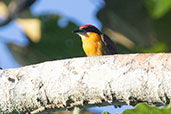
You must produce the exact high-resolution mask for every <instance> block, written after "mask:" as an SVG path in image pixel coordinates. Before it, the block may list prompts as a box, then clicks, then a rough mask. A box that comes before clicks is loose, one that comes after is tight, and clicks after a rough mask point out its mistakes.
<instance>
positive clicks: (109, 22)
mask: <svg viewBox="0 0 171 114" xmlns="http://www.w3.org/2000/svg"><path fill="white" fill-rule="evenodd" d="M151 1H153V3H151V2H150V0H146V1H144V0H138V1H137V0H131V1H130V0H129V1H125V0H110V1H109V0H105V2H106V5H105V7H104V8H102V9H101V10H100V11H99V12H98V14H97V16H98V18H99V19H100V21H101V22H102V25H103V31H104V32H105V33H108V32H107V31H106V30H107V29H110V30H111V31H113V32H117V33H119V34H122V35H123V36H124V37H125V38H127V39H129V40H131V42H132V44H133V45H131V47H130V48H129V50H127V49H125V48H124V47H127V48H128V46H127V45H128V43H127V42H126V41H123V40H122V39H121V38H120V37H117V36H118V35H117V36H116V35H113V34H110V33H108V35H109V36H110V37H111V38H114V39H115V40H116V42H122V45H119V46H117V47H118V50H119V52H120V53H129V52H151V53H152V52H169V51H171V45H170V43H171V32H170V30H171V21H170V20H171V13H170V10H169V8H166V7H170V5H169V4H171V3H170V1H171V0H164V1H163V0H151ZM161 1H163V2H162V3H160V2H161ZM150 4H151V5H150ZM159 4H160V5H159ZM154 6H155V7H154ZM159 8H160V11H158V10H159ZM152 9H153V13H152V14H151V16H152V17H153V15H156V16H157V17H158V19H153V18H151V16H150V15H149V12H152V11H151V10H152ZM156 9H158V10H156ZM166 9H167V10H166ZM157 17H156V18H157ZM159 17H160V18H159ZM160 44H162V47H161V45H160ZM158 46H159V49H158V48H157V47H158ZM155 47H156V48H155Z"/></svg>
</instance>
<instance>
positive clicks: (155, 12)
mask: <svg viewBox="0 0 171 114" xmlns="http://www.w3.org/2000/svg"><path fill="white" fill-rule="evenodd" d="M145 2H146V5H147V8H148V10H149V13H150V15H151V16H152V17H153V18H160V17H162V16H164V15H165V14H166V13H167V12H169V11H170V10H171V0H146V1H145Z"/></svg>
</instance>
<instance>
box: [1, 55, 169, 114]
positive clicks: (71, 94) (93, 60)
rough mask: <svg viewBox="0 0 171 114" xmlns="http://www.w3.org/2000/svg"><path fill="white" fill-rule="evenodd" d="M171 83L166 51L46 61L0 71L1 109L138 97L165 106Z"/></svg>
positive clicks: (56, 107) (125, 101)
mask: <svg viewBox="0 0 171 114" xmlns="http://www.w3.org/2000/svg"><path fill="white" fill-rule="evenodd" d="M170 82H171V54H170V53H159V54H125V55H112V56H97V57H83V58H73V59H66V60H58V61H50V62H44V63H41V64H36V65H30V66H25V67H21V68H17V69H7V70H0V99H1V100H0V111H2V112H3V113H12V112H19V113H22V112H31V111H33V110H35V109H38V110H37V112H39V111H43V110H45V109H48V108H54V109H53V110H54V111H56V110H58V111H59V110H61V109H62V110H64V109H66V108H72V107H74V106H79V107H84V108H85V107H90V106H92V105H97V104H98V106H103V105H108V104H114V105H123V104H130V105H135V104H137V103H139V102H142V101H143V102H147V103H149V104H155V105H165V104H168V103H169V102H170V99H171V88H170V87H171V83H170ZM41 109H42V110H41ZM46 111H47V110H46ZM50 111H52V109H51V110H50ZM33 113H35V111H34V112H33Z"/></svg>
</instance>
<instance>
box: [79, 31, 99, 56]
mask: <svg viewBox="0 0 171 114" xmlns="http://www.w3.org/2000/svg"><path fill="white" fill-rule="evenodd" d="M81 39H82V43H83V45H82V47H83V50H84V52H85V54H86V55H87V56H99V55H102V52H101V47H102V42H101V38H100V36H99V35H98V34H97V33H93V32H89V33H88V34H87V35H85V36H83V37H82V38H81Z"/></svg>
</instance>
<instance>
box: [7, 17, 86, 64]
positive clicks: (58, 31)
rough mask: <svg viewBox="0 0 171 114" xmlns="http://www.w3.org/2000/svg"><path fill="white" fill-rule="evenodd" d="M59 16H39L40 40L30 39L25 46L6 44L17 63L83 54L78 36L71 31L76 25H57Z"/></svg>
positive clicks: (30, 62) (36, 61) (29, 62)
mask: <svg viewBox="0 0 171 114" xmlns="http://www.w3.org/2000/svg"><path fill="white" fill-rule="evenodd" d="M59 18H60V17H59V16H57V15H44V16H40V17H39V19H40V21H41V32H42V34H41V36H42V38H41V40H40V42H38V43H34V42H32V41H30V43H29V44H28V45H27V46H26V47H21V46H17V45H15V44H8V47H9V49H10V51H11V52H12V54H13V56H14V58H15V59H16V60H17V62H19V64H21V65H26V64H33V63H38V62H43V61H48V60H56V59H64V58H71V57H76V56H83V55H84V53H83V51H82V48H81V41H80V38H79V37H78V36H76V35H75V34H73V33H72V30H74V29H75V28H77V26H76V25H75V24H73V23H69V24H68V26H67V27H64V28H61V27H59V26H58V25H57V21H58V19H59Z"/></svg>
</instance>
